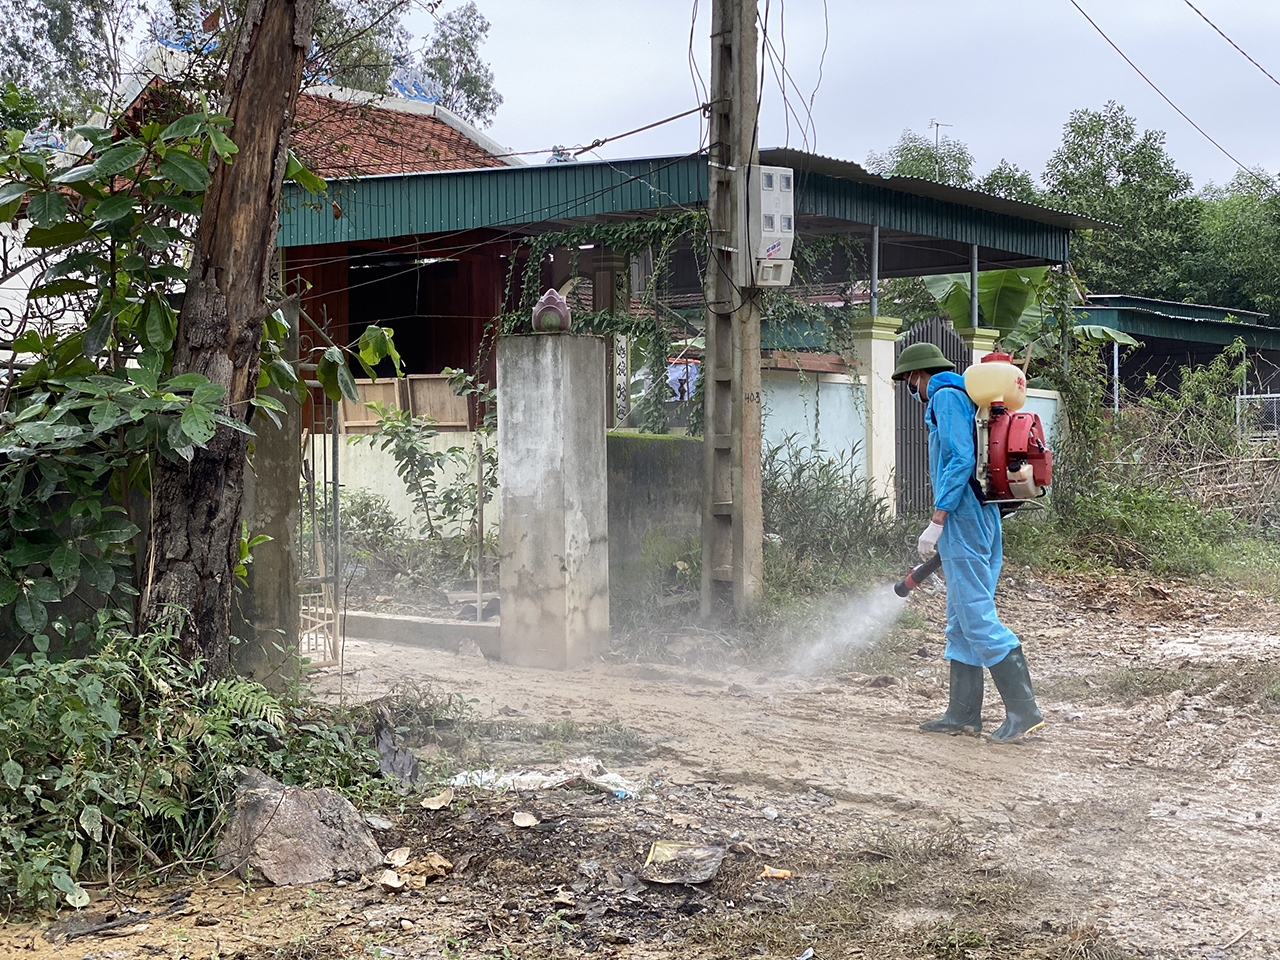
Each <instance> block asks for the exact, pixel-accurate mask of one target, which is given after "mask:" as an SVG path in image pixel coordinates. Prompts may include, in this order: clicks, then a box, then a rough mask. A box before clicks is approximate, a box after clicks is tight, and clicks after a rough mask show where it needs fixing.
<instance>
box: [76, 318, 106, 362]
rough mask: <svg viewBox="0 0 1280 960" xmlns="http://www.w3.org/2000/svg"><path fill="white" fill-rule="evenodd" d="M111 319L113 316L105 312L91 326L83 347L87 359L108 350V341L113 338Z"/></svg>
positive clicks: (86, 332) (86, 333)
mask: <svg viewBox="0 0 1280 960" xmlns="http://www.w3.org/2000/svg"><path fill="white" fill-rule="evenodd" d="M111 319H112V318H111V314H110V313H109V312H107V311H105V310H104V311H103V313H102V316H100V317H98V319H97V320H95V321H93V323H91V324H89V329H88V330H86V331H85V332H84V344H83V346H82V347H81V349H82V350H83V352H84V355H85V356H86V357H96V356H97V355H98V354H100V353H101V352H102V351H103V350H105V349H106V346H107V340H108V339H110V337H111Z"/></svg>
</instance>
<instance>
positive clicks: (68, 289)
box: [27, 277, 97, 300]
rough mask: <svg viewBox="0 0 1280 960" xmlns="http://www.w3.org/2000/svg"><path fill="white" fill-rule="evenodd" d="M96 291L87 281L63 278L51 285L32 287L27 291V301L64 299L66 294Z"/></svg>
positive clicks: (44, 284) (43, 284)
mask: <svg viewBox="0 0 1280 960" xmlns="http://www.w3.org/2000/svg"><path fill="white" fill-rule="evenodd" d="M96 289H97V287H95V286H94V285H93V284H92V283H90V282H89V281H87V280H77V279H74V278H72V277H63V278H62V279H61V280H54V281H53V282H52V283H42V284H40V286H38V287H32V288H31V289H30V290H28V291H27V299H28V300H42V299H44V298H45V297H65V296H66V295H67V294H68V293H83V292H84V291H85V290H96Z"/></svg>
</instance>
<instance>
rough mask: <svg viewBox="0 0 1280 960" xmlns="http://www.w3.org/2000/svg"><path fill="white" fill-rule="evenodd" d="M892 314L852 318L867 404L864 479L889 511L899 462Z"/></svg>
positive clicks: (897, 323) (894, 502)
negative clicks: (894, 394)
mask: <svg viewBox="0 0 1280 960" xmlns="http://www.w3.org/2000/svg"><path fill="white" fill-rule="evenodd" d="M901 327H902V321H901V320H895V319H894V318H893V317H859V318H857V319H856V320H854V321H853V330H852V333H853V337H854V351H855V352H856V354H857V358H858V362H859V364H860V370H861V372H862V375H863V377H864V378H865V393H864V394H863V396H864V397H865V399H866V408H867V441H866V445H867V448H866V455H867V480H868V482H869V483H870V484H871V489H872V490H873V491H874V492H875V494H876V495H877V496H879V497H883V498H884V499H885V501H886V502H887V503H888V505H889V511H890V512H891V513H892V512H893V511H895V510H896V509H897V491H896V490H895V485H894V480H893V475H894V469H895V468H896V466H897V462H898V448H897V430H898V423H897V416H896V413H895V410H896V408H895V406H894V400H893V380H892V377H893V368H894V365H895V364H896V363H897V351H896V346H897V339H898V330H899V329H901Z"/></svg>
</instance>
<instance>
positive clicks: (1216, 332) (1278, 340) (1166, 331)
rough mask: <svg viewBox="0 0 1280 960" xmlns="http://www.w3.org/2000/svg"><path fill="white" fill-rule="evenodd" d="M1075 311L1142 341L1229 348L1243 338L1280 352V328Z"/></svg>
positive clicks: (1092, 308)
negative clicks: (1152, 339) (1177, 341)
mask: <svg viewBox="0 0 1280 960" xmlns="http://www.w3.org/2000/svg"><path fill="white" fill-rule="evenodd" d="M1108 299H1112V298H1108ZM1134 299H1137V298H1134ZM1157 302H1158V301H1157ZM1075 309H1076V313H1077V314H1079V315H1081V316H1082V317H1083V318H1084V322H1086V323H1097V324H1101V325H1102V326H1104V327H1114V328H1115V329H1117V330H1123V331H1124V332H1125V333H1127V334H1129V335H1130V336H1132V337H1135V338H1137V339H1139V340H1141V339H1142V338H1143V337H1161V338H1163V339H1166V340H1181V341H1183V342H1185V343H1211V344H1215V345H1218V346H1226V345H1227V344H1229V343H1234V342H1235V341H1236V338H1240V339H1242V340H1244V342H1245V345H1246V346H1249V347H1252V348H1253V349H1255V350H1280V329H1277V328H1276V327H1263V326H1260V325H1258V324H1256V323H1236V322H1234V321H1227V320H1211V319H1202V318H1195V317H1186V316H1183V317H1175V316H1170V315H1169V314H1166V313H1160V312H1157V311H1155V310H1150V309H1143V308H1138V307H1128V306H1114V307H1113V306H1110V305H1098V304H1086V305H1084V306H1080V307H1076V308H1075ZM1201 309H1215V308H1201Z"/></svg>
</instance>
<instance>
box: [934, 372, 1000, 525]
mask: <svg viewBox="0 0 1280 960" xmlns="http://www.w3.org/2000/svg"><path fill="white" fill-rule="evenodd" d="M943 390H959V391H961V392H962V393H964V395H965V396H966V397H967V396H969V393H968V391H966V390H965V389H964V387H960V386H957V385H956V384H954V383H944V384H942V385H941V386H939V387H938V392H939V393H940V392H941V391H943ZM937 395H938V394H937V393H935V394H934V395H933V396H934V397H936V396H937ZM929 399H930V400H933V397H930V398H929ZM929 422H930V423H931V424H932V425H933V426H935V427H936V426H937V425H938V414H937V412H936V411H935V410H934V409H933V404H932V403H930V404H929ZM973 453H974V456H975V457H976V456H977V455H978V453H979V451H978V425H977V423H974V425H973ZM969 489H970V490H972V491H973V495H974V496H975V497H977V498H978V502H979V503H986V502H987V493H986V491H985V490H983V489H982V484H981V483H979V482H978V478H977V477H972V476H971V477H970V478H969Z"/></svg>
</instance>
